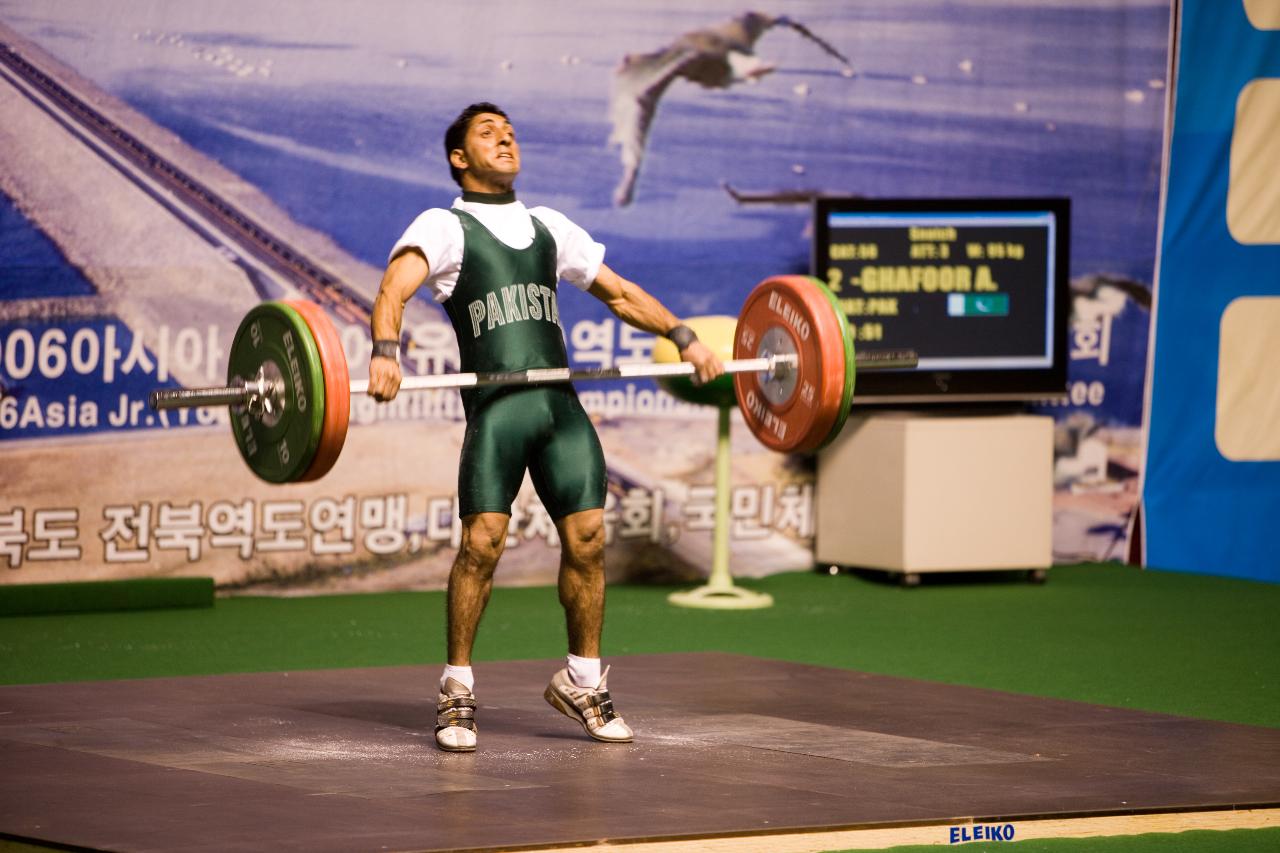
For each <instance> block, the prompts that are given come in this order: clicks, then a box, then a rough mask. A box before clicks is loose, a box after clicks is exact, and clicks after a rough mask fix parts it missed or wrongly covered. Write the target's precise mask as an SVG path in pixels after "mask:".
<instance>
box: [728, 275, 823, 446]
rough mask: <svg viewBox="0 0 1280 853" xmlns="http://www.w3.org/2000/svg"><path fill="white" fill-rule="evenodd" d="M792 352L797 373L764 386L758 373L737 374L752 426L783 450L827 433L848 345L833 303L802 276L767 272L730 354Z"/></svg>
mask: <svg viewBox="0 0 1280 853" xmlns="http://www.w3.org/2000/svg"><path fill="white" fill-rule="evenodd" d="M792 351H793V352H795V353H796V356H797V358H798V363H797V364H796V369H795V373H794V375H793V376H792V377H791V378H790V379H789V380H787V381H786V382H785V383H781V384H779V383H775V382H771V383H769V386H768V387H767V388H766V387H765V386H763V385H762V384H761V377H762V375H763V374H760V373H736V374H734V387H735V389H736V390H737V393H738V403H739V406H741V408H742V414H743V417H744V418H745V420H746V422H747V426H748V427H749V428H750V429H751V432H752V433H753V434H754V435H755V436H756V438H758V439H759V440H760V442H761V443H762V444H764V445H765V446H766V447H768V448H770V449H771V450H776V451H778V452H780V453H807V452H809V451H812V450H815V449H817V448H818V447H819V446H821V444H822V442H823V441H824V440H825V439H826V437H827V436H828V435H829V434H830V432H831V429H832V427H833V426H834V425H835V422H836V419H837V417H839V414H840V408H841V406H842V402H843V396H844V386H845V378H846V374H845V369H846V368H845V343H844V334H843V332H842V330H841V328H840V324H839V318H838V317H837V316H836V315H835V313H834V312H833V311H832V308H831V303H830V302H829V301H828V299H827V298H826V296H825V295H824V294H823V293H822V292H821V291H820V290H818V288H817V287H816V286H815V284H814V282H813V281H812V280H811V279H809V278H808V277H807V276H800V275H788V276H774V277H772V278H767V279H765V280H764V281H762V282H760V284H758V285H756V287H755V289H754V290H752V291H751V293H750V294H749V295H748V296H747V301H746V303H744V304H743V306H742V313H741V314H740V315H739V316H738V328H737V332H736V334H735V335H734V342H733V357H734V358H760V357H761V356H763V355H765V354H767V353H771V352H772V353H778V352H792Z"/></svg>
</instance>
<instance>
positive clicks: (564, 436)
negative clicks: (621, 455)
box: [444, 209, 606, 520]
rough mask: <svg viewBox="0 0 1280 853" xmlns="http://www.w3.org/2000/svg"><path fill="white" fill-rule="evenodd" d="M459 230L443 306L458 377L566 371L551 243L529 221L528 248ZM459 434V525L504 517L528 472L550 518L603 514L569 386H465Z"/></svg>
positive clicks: (471, 226)
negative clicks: (455, 266)
mask: <svg viewBox="0 0 1280 853" xmlns="http://www.w3.org/2000/svg"><path fill="white" fill-rule="evenodd" d="M453 213H454V214H456V215H457V217H458V221H459V222H461V224H462V233H463V252H462V266H461V268H460V269H459V272H458V283H457V286H456V287H455V288H454V291H453V293H452V294H451V295H450V297H449V299H448V300H446V301H445V303H444V307H445V311H446V313H448V315H449V319H450V321H452V323H453V330H454V333H455V334H456V335H457V336H458V350H459V353H460V356H461V359H460V361H461V369H462V370H463V371H466V372H471V371H474V372H491V371H495V372H509V371H518V370H530V369H533V368H541V367H566V366H567V365H568V363H569V357H568V355H567V354H566V352H565V347H564V331H563V330H562V329H561V326H560V311H559V308H558V306H557V303H556V282H557V280H558V276H557V275H556V245H555V239H554V238H553V237H552V236H551V232H549V231H548V230H547V228H546V226H545V225H543V224H542V223H541V222H539V221H538V220H537V218H536V217H531V218H532V219H533V229H534V238H533V243H532V244H530V245H529V246H528V247H527V248H525V249H513V248H511V247H510V246H508V245H506V244H505V243H503V242H502V241H501V240H499V239H498V238H497V237H495V236H493V234H492V233H490V232H489V229H487V228H485V227H484V226H483V225H482V224H480V222H479V220H477V219H476V218H475V217H473V216H471V214H469V213H466V212H465V211H461V210H456V209H455V210H454V211H453ZM461 393H462V405H463V409H464V410H465V412H466V415H467V430H466V435H465V437H464V438H463V442H462V457H461V460H460V461H459V465H458V503H459V512H460V514H461V515H462V516H463V517H466V516H468V515H472V514H474V513H477V512H501V513H505V514H508V515H510V513H511V503H512V501H514V500H515V497H516V493H517V492H518V491H519V490H520V483H521V482H522V481H523V480H524V472H525V469H526V468H527V469H528V470H529V476H530V478H531V479H532V480H533V485H534V488H535V489H536V490H537V492H538V497H539V498H541V499H542V504H543V506H545V507H546V508H547V511H548V512H549V513H550V515H551V517H552V518H553V519H557V520H558V519H561V518H563V517H565V516H566V515H570V514H572V513H575V512H580V511H582V510H585V509H599V508H602V507H603V506H604V500H605V486H606V475H605V467H604V451H603V450H602V449H601V447H600V439H599V437H598V436H597V435H596V431H595V427H594V426H592V424H591V419H590V418H589V417H588V416H587V413H586V411H585V410H584V409H583V408H582V404H581V403H580V402H579V401H578V395H577V393H576V392H575V391H574V390H573V386H572V385H571V384H569V383H556V384H552V385H535V386H519V385H507V386H486V387H483V388H464V389H462V391H461Z"/></svg>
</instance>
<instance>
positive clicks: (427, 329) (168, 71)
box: [0, 0, 1261, 593]
mask: <svg viewBox="0 0 1280 853" xmlns="http://www.w3.org/2000/svg"><path fill="white" fill-rule="evenodd" d="M778 6H779V7H778V8H776V9H774V10H772V13H771V14H763V13H751V12H748V7H747V6H744V5H743V4H742V3H741V2H739V0H733V2H729V0H711V2H706V3H699V4H697V5H696V8H695V7H691V6H690V5H689V4H687V3H679V2H674V0H662V2H654V3H640V4H637V3H632V2H624V0H591V2H587V0H580V1H579V0H565V2H556V3H539V4H528V3H519V2H515V0H485V1H484V2H478V3H471V4H434V3H433V4H423V3H419V2H413V0H380V2H376V3H370V4H364V5H362V6H361V7H360V8H359V9H358V10H357V9H356V7H354V6H353V5H352V4H349V3H344V2H335V1H334V0H325V2H315V0H306V2H304V0H277V2H272V3H261V2H257V0H253V2H250V0H228V2H222V3H216V4H204V3H187V2H182V0H156V2H151V3H146V4H137V3H125V2H106V3H104V2H98V0H62V1H61V2H58V3H48V2H42V1H41V0H10V2H7V3H4V4H2V5H0V43H3V44H2V46H0V271H2V272H0V566H2V567H4V568H3V570H2V571H0V583H29V582H42V581H50V580H71V579H106V578H120V577H131V576H141V575H212V576H213V577H215V578H216V580H217V582H218V585H219V588H220V589H222V590H223V591H245V590H252V591H260V592H267V591H274V592H285V593H289V592H302V591H341V590H372V589H402V588H417V587H437V586H439V585H441V584H442V583H443V582H444V579H445V578H446V577H447V573H448V569H449V565H450V563H451V561H452V557H453V553H454V545H455V544H456V540H457V537H458V521H457V518H456V512H455V500H456V489H457V487H456V476H457V468H456V464H457V456H458V449H459V446H460V444H461V440H462V432H463V423H462V412H461V407H460V405H459V401H458V396H457V393H456V392H454V391H448V392H445V391H437V392H425V393H420V394H413V395H405V396H403V397H402V398H401V399H399V400H397V401H396V402H395V403H394V404H393V405H389V406H377V405H375V404H374V403H373V402H372V401H370V400H367V399H360V398H357V399H356V400H354V401H353V405H352V415H351V422H352V427H351V431H350V435H349V437H348V441H347V447H346V448H345V450H344V452H343V454H342V456H341V458H340V459H339V460H338V462H337V464H336V465H335V466H334V468H333V470H332V471H331V472H330V473H329V474H328V475H327V476H325V477H324V478H322V479H320V480H318V481H315V482H311V483H294V484H289V485H285V486H272V485H267V484H265V483H263V482H260V481H259V480H257V479H256V478H255V477H254V476H253V475H252V474H251V473H250V472H249V471H248V470H247V469H246V468H245V466H244V465H243V463H242V462H241V460H240V458H239V455H238V453H237V450H236V447H235V444H234V442H233V439H232V436H231V431H230V429H229V414H228V411H227V410H226V409H225V408H224V409H198V410H193V411H179V412H167V413H164V414H160V413H156V412H152V411H151V410H150V409H149V408H148V407H147V406H146V396H147V393H148V392H149V391H150V390H151V389H153V388H157V387H177V386H197V385H210V384H212V385H217V384H220V383H222V381H223V380H224V379H225V377H226V369H227V367H226V365H227V359H228V352H229V350H230V348H231V340H232V336H233V335H234V334H235V331H236V328H237V326H238V324H239V322H240V319H241V318H242V317H243V316H244V315H245V314H246V313H247V312H248V311H249V309H250V308H252V307H253V306H254V305H255V304H257V303H258V302H260V301H262V300H265V299H282V298H283V299H296V298H309V299H316V300H318V301H320V302H321V303H322V304H323V305H324V307H325V310H326V311H327V312H328V313H329V316H330V317H331V318H332V319H333V320H334V322H335V323H336V324H337V326H338V328H339V330H340V334H341V340H342V345H343V348H344V349H345V352H346V355H347V357H348V360H349V362H350V365H351V370H352V378H353V379H363V378H365V377H366V376H367V366H368V358H369V352H370V340H369V331H368V326H367V315H368V312H369V309H370V306H371V304H372V300H373V298H374V295H375V294H376V292H377V287H378V283H379V279H380V276H381V272H382V269H383V267H384V265H385V264H386V261H387V254H388V251H389V250H390V249H391V247H392V245H393V244H394V243H395V241H396V239H397V238H398V237H399V236H400V234H401V233H402V232H403V230H404V229H405V228H406V227H407V226H408V224H409V223H410V222H411V221H412V220H413V219H414V218H415V217H416V216H417V215H418V214H419V213H420V212H421V211H422V210H424V209H426V208H430V207H447V206H449V205H450V203H451V202H452V200H453V199H454V197H455V196H456V195H457V193H458V190H457V187H456V185H454V184H453V182H452V180H451V178H450V175H449V171H448V169H447V166H446V162H445V154H444V151H443V146H442V138H443V133H444V129H445V127H446V126H447V125H448V123H449V122H450V121H451V120H452V119H453V117H454V116H456V115H457V113H458V112H459V111H460V110H461V109H462V108H463V107H464V106H466V105H467V104H469V103H471V102H473V101H480V100H489V101H493V102H496V103H498V104H499V105H501V106H502V107H503V108H504V109H505V110H506V111H507V112H508V113H509V114H510V116H511V118H512V120H513V123H514V126H515V128H516V131H517V134H518V136H519V139H520V143H521V148H522V159H523V169H522V173H521V176H520V179H519V181H518V183H517V191H518V195H519V197H520V198H521V200H523V201H525V202H526V203H527V204H529V205H530V206H535V205H546V206H549V207H552V208H555V209H557V210H559V211H561V212H563V213H564V214H565V215H567V216H568V217H569V218H570V219H572V220H573V221H574V222H576V223H578V224H579V225H581V226H583V227H584V228H585V229H586V230H587V231H588V232H589V233H590V234H591V235H592V236H593V237H594V238H595V239H596V240H598V241H600V242H602V243H603V244H604V245H605V246H606V247H607V253H606V262H607V263H608V264H609V265H610V266H611V267H612V268H614V269H615V270H617V271H618V272H620V273H621V274H622V275H624V276H626V277H627V278H629V279H633V280H635V281H637V282H639V283H640V284H641V285H642V286H644V287H645V288H646V289H648V290H650V291H651V292H652V293H654V294H655V295H656V296H657V297H658V298H659V299H661V300H662V301H663V302H664V303H666V304H667V305H668V306H669V307H670V308H671V309H672V310H673V311H674V312H675V313H676V314H678V315H680V316H682V317H688V316H697V315H736V314H737V313H738V311H739V310H740V308H741V306H742V304H743V302H744V300H745V299H746V296H747V293H748V292H749V291H750V290H751V288H752V287H754V286H755V285H756V284H757V283H758V282H760V281H761V280H763V279H764V278H766V277H769V276H771V275H777V274H793V273H807V272H809V258H810V249H811V242H812V234H813V228H812V221H811V219H812V212H811V211H812V200H813V199H814V198H815V197H817V196H819V195H835V196H841V195H857V196H878V197H904V196H906V197H937V196H964V197H972V196H1037V197H1044V196H1068V197H1070V198H1071V200H1072V211H1073V222H1072V235H1073V241H1074V245H1073V247H1072V255H1071V287H1072V296H1073V306H1072V307H1073V316H1072V326H1071V340H1070V353H1071V364H1070V382H1069V388H1068V399H1067V402H1065V403H1062V404H1055V405H1053V406H1044V407H1041V410H1043V411H1046V412H1048V413H1051V414H1052V415H1053V416H1054V417H1055V419H1056V422H1057V455H1056V460H1055V486H1056V496H1055V533H1054V549H1055V554H1056V557H1057V558H1058V559H1059V560H1064V561H1065V560H1077V559H1092V558H1104V559H1106V558H1115V557H1120V556H1121V555H1123V553H1124V551H1125V544H1126V529H1127V523H1128V519H1129V516H1130V514H1131V512H1132V510H1133V508H1134V506H1135V504H1136V501H1137V480H1138V472H1139V469H1140V465H1139V459H1140V455H1141V449H1140V440H1139V439H1140V424H1141V417H1142V394H1143V384H1142V373H1143V365H1144V364H1145V362H1146V349H1147V339H1148V331H1149V322H1148V319H1149V312H1150V302H1151V298H1150V297H1151V286H1150V282H1151V279H1152V271H1153V266H1154V258H1155V246H1156V218H1157V209H1158V199H1159V178H1160V172H1161V169H1160V157H1161V134H1162V127H1163V116H1164V104H1165V100H1166V92H1165V90H1164V87H1165V78H1166V73H1167V63H1168V44H1169V19H1170V14H1169V8H1168V4H1167V2H1160V0H1146V2H1141V1H1140V0H1114V2H1110V0H1078V2H1070V0H1063V2H1053V3H1043V2H1038V0H1006V2H991V0H911V2H898V0H894V1H893V2H889V0H882V1H881V2H874V1H873V2H859V3H856V4H850V3H840V2H824V0H809V2H787V3H782V4H778ZM731 33H737V34H738V36H739V37H738V41H737V44H736V47H735V48H734V49H733V50H729V48H728V44H729V43H728V42H727V41H726V38H725V37H726V35H727V34H731ZM1260 55H1261V54H1259V56H1260ZM699 56H701V57H702V59H705V60H706V61H705V62H701V61H695V60H698V58H699ZM713 67H714V68H718V69H721V71H718V72H715V73H713V72H712V71H711V70H709V69H711V68H713ZM1224 73H1225V71H1224ZM1215 150H1216V149H1215ZM1206 251H1207V249H1206ZM559 310H560V320H561V324H562V326H563V327H564V332H565V338H566V342H567V345H568V350H569V354H570V359H571V361H572V362H574V363H576V364H579V365H582V366H586V367H608V366H612V365H617V364H623V363H627V362H635V361H649V360H650V359H651V358H652V350H653V344H654V340H653V338H652V336H649V335H645V334H641V333H638V332H636V331H634V330H632V329H630V328H629V327H626V326H624V325H623V324H621V323H620V322H618V321H617V320H616V319H615V318H614V317H613V315H612V314H610V313H609V312H608V311H607V309H606V308H605V306H604V305H603V304H601V303H599V302H598V301H597V300H595V299H593V298H591V297H590V296H588V295H585V294H582V293H579V292H577V291H576V290H575V289H574V288H572V287H569V286H563V287H562V288H561V290H560V294H559ZM405 330H406V334H407V336H408V337H409V338H410V339H411V341H412V347H411V348H410V349H409V351H408V355H407V356H406V363H407V369H408V370H409V371H411V372H419V373H420V372H428V371H438V370H448V369H456V367H457V348H456V345H455V343H454V341H453V334H452V329H451V327H450V326H449V324H448V321H447V320H446V318H445V315H444V312H443V311H442V310H441V308H440V306H439V305H437V304H435V303H433V302H432V301H430V299H429V298H418V299H415V300H413V302H412V303H411V304H410V306H409V309H408V312H407V315H406V325H405ZM1211 384H1212V383H1207V384H1206V386H1205V387H1210V386H1211ZM580 393H581V396H582V399H583V402H584V403H585V405H586V408H587V410H588V411H589V412H590V413H591V415H592V417H593V418H594V419H595V421H596V424H597V427H598V429H599V432H600V434H601V438H602V441H603V443H604V446H605V455H606V459H607V464H608V469H609V484H610V491H609V504H608V506H607V508H606V519H607V524H608V535H609V550H608V555H609V556H608V566H609V574H610V577H611V578H612V579H620V578H645V579H658V580H664V579H665V580H678V581H687V580H692V579H694V578H696V577H698V576H700V575H701V574H703V573H705V572H706V570H707V567H708V566H709V565H710V553H711V529H712V525H713V515H714V506H715V501H714V489H713V483H714V457H715V448H716V423H717V419H716V414H715V412H714V411H711V410H708V409H705V408H701V407H697V406H692V405H689V404H685V403H682V402H679V401H677V400H675V399H674V398H672V397H671V396H669V395H668V394H667V393H666V392H665V391H663V390H662V389H661V388H659V387H658V386H657V385H655V384H654V383H653V382H651V381H649V380H627V381H619V382H615V383H584V384H583V385H582V386H581V387H580ZM732 446H733V470H732V479H733V490H732V495H731V500H730V507H731V512H732V527H731V540H730V541H731V549H732V558H731V566H732V570H733V572H734V573H735V574H737V575H740V576H758V575H763V574H767V573H771V572H777V571H786V570H800V569H807V568H810V567H811V565H812V560H813V556H812V550H813V531H814V519H813V513H814V509H813V493H814V470H813V462H812V460H811V459H810V458H804V457H800V456H783V455H779V454H775V453H772V452H770V451H768V450H767V449H766V448H764V447H763V446H762V445H761V444H760V443H759V442H757V441H756V439H755V438H754V437H753V436H752V435H751V434H750V432H749V431H748V430H747V429H746V428H745V426H744V424H743V422H742V419H741V417H740V416H737V415H735V416H734V417H733V418H732ZM557 549H558V543H557V541H556V532H555V527H554V525H553V524H552V523H551V521H550V519H549V518H548V517H547V513H546V511H545V509H543V507H542V506H541V505H540V504H539V502H538V500H537V497H536V495H535V494H534V492H533V490H532V488H531V487H530V486H529V485H528V483H527V482H526V485H525V487H524V488H523V489H522V491H521V493H520V495H519V497H518V498H517V502H516V506H515V508H514V516H513V523H512V526H511V530H510V537H509V540H508V546H507V553H506V556H505V557H504V560H503V564H502V569H501V570H500V572H499V580H500V582H502V583H547V582H550V581H551V580H552V579H553V578H554V577H555V574H556V571H557V566H558V552H557Z"/></svg>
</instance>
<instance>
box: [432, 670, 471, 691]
mask: <svg viewBox="0 0 1280 853" xmlns="http://www.w3.org/2000/svg"><path fill="white" fill-rule="evenodd" d="M446 678H452V679H453V680H454V681H456V682H458V683H459V684H461V685H462V686H463V687H466V688H467V689H468V690H471V691H474V690H475V689H476V677H475V675H474V674H473V673H472V672H471V667H469V666H454V665H453V664H450V663H447V664H445V666H444V673H442V674H441V676H440V689H441V690H443V689H444V680H445V679H446Z"/></svg>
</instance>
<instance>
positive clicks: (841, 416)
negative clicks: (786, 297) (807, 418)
mask: <svg viewBox="0 0 1280 853" xmlns="http://www.w3.org/2000/svg"><path fill="white" fill-rule="evenodd" d="M810 281H812V282H813V283H814V284H815V285H817V287H818V289H819V290H821V291H822V293H823V294H824V295H825V296H826V297H827V301H828V302H830V303H831V310H832V311H834V312H835V315H836V319H837V320H838V321H839V324H840V334H841V335H843V336H844V395H843V399H841V401H840V411H839V412H838V413H837V414H836V422H835V423H834V424H832V426H831V432H829V433H828V434H827V437H826V438H825V439H823V440H822V443H821V444H819V445H818V448H819V449H821V448H823V447H826V446H827V445H828V444H830V443H831V442H832V441H834V440H835V437H836V436H837V435H839V434H840V430H842V429H844V422H845V421H846V420H848V418H849V409H850V407H851V406H852V405H853V384H854V380H855V379H856V377H857V372H858V360H857V356H856V354H855V353H854V350H853V332H852V330H850V328H849V318H848V317H846V316H845V313H844V309H843V308H841V307H840V300H839V299H837V298H836V295H835V294H834V293H832V292H831V288H829V287H827V286H826V284H824V283H823V281H822V279H819V278H813V277H812V276H810Z"/></svg>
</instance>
